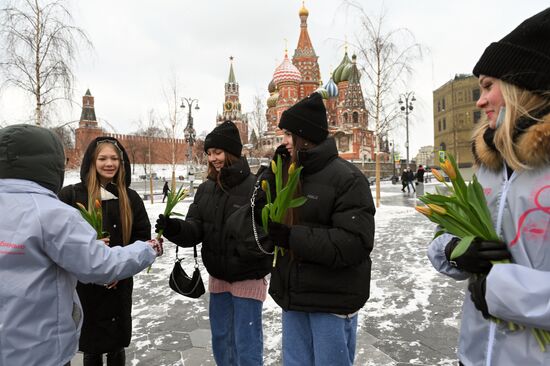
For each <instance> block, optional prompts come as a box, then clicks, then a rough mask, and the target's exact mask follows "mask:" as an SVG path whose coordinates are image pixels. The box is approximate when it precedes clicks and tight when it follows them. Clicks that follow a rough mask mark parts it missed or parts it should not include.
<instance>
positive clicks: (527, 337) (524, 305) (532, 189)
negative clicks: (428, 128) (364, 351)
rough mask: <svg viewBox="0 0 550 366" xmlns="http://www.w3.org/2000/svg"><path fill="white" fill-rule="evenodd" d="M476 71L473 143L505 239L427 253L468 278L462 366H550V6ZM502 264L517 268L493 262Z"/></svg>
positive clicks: (442, 245)
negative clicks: (479, 114) (458, 251)
mask: <svg viewBox="0 0 550 366" xmlns="http://www.w3.org/2000/svg"><path fill="white" fill-rule="evenodd" d="M474 75H476V76H477V77H479V85H480V87H481V95H480V98H479V100H478V101H477V107H478V108H480V109H482V110H483V111H484V112H485V121H484V122H483V123H481V125H480V127H479V128H478V129H477V130H476V131H475V132H474V136H473V140H472V150H473V154H474V157H475V159H476V163H477V166H478V171H477V172H476V176H477V178H478V180H479V182H480V183H481V185H482V186H483V191H484V193H485V197H486V199H487V203H488V206H489V211H490V212H491V216H492V219H493V223H494V224H495V229H496V232H497V233H499V235H500V237H501V240H502V241H501V242H487V241H482V240H474V242H473V243H472V245H471V246H470V249H468V250H467V251H466V252H465V253H464V254H463V255H461V256H459V257H458V258H455V259H454V261H452V262H451V261H450V260H449V257H450V254H451V253H452V251H453V249H454V248H455V247H456V245H457V244H458V243H459V241H460V238H453V237H451V236H450V235H449V234H444V235H440V236H438V237H437V238H436V239H435V240H434V241H433V242H432V243H431V244H430V247H429V250H428V256H429V258H430V260H431V261H432V264H433V265H434V267H435V268H436V269H437V270H438V271H440V272H441V273H444V274H447V275H449V276H451V277H453V278H455V279H457V280H466V279H468V280H469V283H468V291H466V296H465V299H464V305H463V307H462V309H463V312H462V321H461V330H460V340H459V347H458V358H459V359H460V362H461V364H462V365H466V366H497V365H498V366H512V365H530V366H543V365H549V364H550V355H549V353H548V348H549V347H550V344H548V343H546V341H545V340H544V337H542V336H541V335H540V334H539V341H541V342H542V343H540V344H539V343H538V341H537V338H536V337H535V336H534V333H533V332H534V330H533V328H539V329H544V330H546V331H547V332H548V331H550V307H549V306H548V304H549V302H548V299H550V236H549V235H550V234H549V232H548V229H549V228H550V8H548V9H546V10H544V11H542V12H540V13H538V14H536V15H534V16H533V17H531V18H529V19H527V20H525V21H524V22H523V23H521V24H520V25H519V26H518V27H517V28H516V29H514V30H513V31H512V32H511V33H510V34H508V35H506V36H505V37H504V38H503V39H501V40H500V41H498V42H494V43H492V44H491V45H489V47H487V49H486V50H485V52H484V53H483V55H482V56H481V58H480V60H479V61H478V63H477V64H476V66H475V67H474ZM503 258H510V260H511V263H506V264H495V265H493V264H492V263H491V261H492V260H499V259H503ZM472 274H476V275H475V276H472ZM491 317H494V318H498V319H502V320H503V321H501V322H500V323H496V322H495V321H493V320H491ZM509 322H513V323H515V324H516V325H518V326H519V327H518V329H516V330H515V331H511V330H509V328H508V327H507V325H508V323H509ZM545 343H546V344H545ZM541 346H544V347H546V352H543V351H542V350H541Z"/></svg>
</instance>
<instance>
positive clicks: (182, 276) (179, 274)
mask: <svg viewBox="0 0 550 366" xmlns="http://www.w3.org/2000/svg"><path fill="white" fill-rule="evenodd" d="M193 256H194V257H195V270H194V271H193V275H192V276H191V277H189V276H188V275H187V273H185V271H184V269H183V268H181V261H182V259H183V258H178V247H176V262H175V263H174V268H173V269H172V273H170V279H169V281H168V284H169V285H170V288H171V289H172V290H174V291H176V292H177V293H178V294H180V295H183V296H186V297H190V298H192V299H197V298H199V297H200V296H201V295H202V294H204V293H205V292H206V291H205V289H204V283H203V282H202V277H201V271H200V270H199V263H198V261H197V246H196V245H195V246H193Z"/></svg>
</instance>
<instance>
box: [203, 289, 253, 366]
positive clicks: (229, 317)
mask: <svg viewBox="0 0 550 366" xmlns="http://www.w3.org/2000/svg"><path fill="white" fill-rule="evenodd" d="M262 305H263V303H262V302H261V301H258V300H254V299H246V298H242V297H236V296H233V295H231V294H230V293H229V292H222V293H218V294H213V293H210V331H211V333H212V350H213V353H214V359H215V360H216V364H217V365H218V366H261V365H263V346H264V344H263V330H262Z"/></svg>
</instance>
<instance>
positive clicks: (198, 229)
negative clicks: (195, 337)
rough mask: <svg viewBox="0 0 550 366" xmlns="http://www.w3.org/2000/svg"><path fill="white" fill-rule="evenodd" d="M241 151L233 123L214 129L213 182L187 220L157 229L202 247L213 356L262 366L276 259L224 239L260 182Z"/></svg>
mask: <svg viewBox="0 0 550 366" xmlns="http://www.w3.org/2000/svg"><path fill="white" fill-rule="evenodd" d="M241 150H242V144H241V138H240V136H239V130H238V129H237V127H236V126H235V124H234V123H233V122H231V121H225V122H224V123H222V124H220V125H219V126H217V127H216V128H214V130H212V132H211V133H210V134H208V135H207V136H206V139H205V141H204V151H205V152H206V154H207V155H208V176H207V178H208V179H207V180H206V181H205V182H204V183H202V184H201V185H200V186H199V188H198V190H197V194H196V195H195V198H194V201H193V203H192V204H191V206H190V207H189V211H188V212H187V215H186V218H185V220H180V219H172V218H169V217H165V216H163V215H160V216H159V219H158V220H157V224H156V231H157V232H158V231H159V230H160V229H163V230H164V236H165V237H166V238H167V239H168V240H170V241H172V242H173V243H175V244H176V245H179V246H181V247H191V246H194V245H197V244H199V243H201V242H202V249H201V254H202V260H203V263H204V265H205V267H206V269H207V270H208V273H209V274H210V278H209V281H208V291H209V292H210V304H209V316H210V329H211V333H212V351H213V353H214V359H215V360H216V364H217V365H221V366H247V365H262V364H263V330H262V305H263V301H264V300H265V298H266V296H267V280H266V279H265V276H266V275H267V274H268V273H269V271H270V268H271V259H270V258H269V257H267V256H265V255H263V254H262V253H261V252H259V250H258V252H257V253H256V252H253V250H250V248H247V247H245V246H244V243H241V242H238V241H237V240H234V239H233V238H232V237H231V238H229V237H226V235H224V232H225V223H226V222H227V220H228V218H229V217H230V216H231V214H232V213H234V212H235V211H236V210H237V209H238V208H239V207H241V206H243V205H245V204H246V203H247V202H249V201H250V196H251V193H252V189H253V186H254V183H255V182H256V177H255V176H254V175H253V174H251V173H250V168H249V166H248V163H247V161H246V159H245V158H244V157H241ZM243 230H245V228H243Z"/></svg>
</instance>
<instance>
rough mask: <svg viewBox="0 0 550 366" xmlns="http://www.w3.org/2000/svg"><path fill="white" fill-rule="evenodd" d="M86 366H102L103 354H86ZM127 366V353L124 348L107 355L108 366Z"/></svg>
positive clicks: (84, 359) (84, 358) (84, 363)
mask: <svg viewBox="0 0 550 366" xmlns="http://www.w3.org/2000/svg"><path fill="white" fill-rule="evenodd" d="M83 361H84V362H83V365H84V366H102V365H103V354H101V353H84V357H83ZM125 364H126V353H125V352H124V348H121V349H119V350H116V351H114V352H109V353H107V366H124V365H125Z"/></svg>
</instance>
